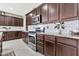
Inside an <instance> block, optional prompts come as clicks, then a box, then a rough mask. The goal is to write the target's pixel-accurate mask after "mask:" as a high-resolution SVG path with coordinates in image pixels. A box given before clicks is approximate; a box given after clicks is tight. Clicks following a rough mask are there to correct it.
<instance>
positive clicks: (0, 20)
mask: <svg viewBox="0 0 79 59" xmlns="http://www.w3.org/2000/svg"><path fill="white" fill-rule="evenodd" d="M0 25H1V26H3V25H5V19H4V16H2V15H0Z"/></svg>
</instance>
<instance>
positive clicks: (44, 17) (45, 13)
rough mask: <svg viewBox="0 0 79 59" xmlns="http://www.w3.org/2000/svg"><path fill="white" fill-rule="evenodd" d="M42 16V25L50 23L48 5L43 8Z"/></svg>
mask: <svg viewBox="0 0 79 59" xmlns="http://www.w3.org/2000/svg"><path fill="white" fill-rule="evenodd" d="M41 16H42V23H47V22H48V4H43V5H42V6H41Z"/></svg>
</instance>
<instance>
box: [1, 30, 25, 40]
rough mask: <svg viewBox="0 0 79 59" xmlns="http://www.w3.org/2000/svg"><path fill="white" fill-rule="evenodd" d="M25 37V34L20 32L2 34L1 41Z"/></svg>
mask: <svg viewBox="0 0 79 59" xmlns="http://www.w3.org/2000/svg"><path fill="white" fill-rule="evenodd" d="M25 37H26V33H25V32H21V31H9V32H3V36H2V41H8V40H14V39H20V38H25Z"/></svg>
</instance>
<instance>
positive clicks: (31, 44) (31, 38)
mask: <svg viewBox="0 0 79 59" xmlns="http://www.w3.org/2000/svg"><path fill="white" fill-rule="evenodd" d="M28 46H29V47H30V48H31V49H33V50H35V51H36V38H35V36H29V42H28Z"/></svg>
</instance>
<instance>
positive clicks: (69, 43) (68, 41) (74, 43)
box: [56, 37, 77, 46]
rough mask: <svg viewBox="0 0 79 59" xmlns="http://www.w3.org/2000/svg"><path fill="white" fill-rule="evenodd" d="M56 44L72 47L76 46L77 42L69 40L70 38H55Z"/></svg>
mask: <svg viewBox="0 0 79 59" xmlns="http://www.w3.org/2000/svg"><path fill="white" fill-rule="evenodd" d="M56 39H57V42H61V43H64V44H68V45H72V46H76V45H77V44H76V43H77V42H76V40H74V39H70V38H65V37H57V38H56Z"/></svg>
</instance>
